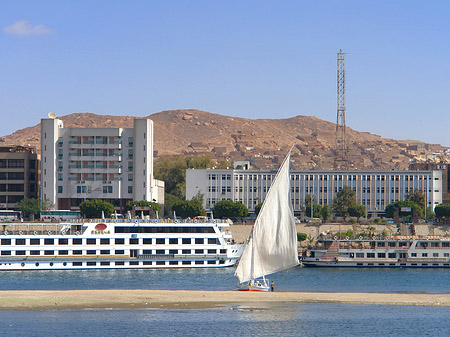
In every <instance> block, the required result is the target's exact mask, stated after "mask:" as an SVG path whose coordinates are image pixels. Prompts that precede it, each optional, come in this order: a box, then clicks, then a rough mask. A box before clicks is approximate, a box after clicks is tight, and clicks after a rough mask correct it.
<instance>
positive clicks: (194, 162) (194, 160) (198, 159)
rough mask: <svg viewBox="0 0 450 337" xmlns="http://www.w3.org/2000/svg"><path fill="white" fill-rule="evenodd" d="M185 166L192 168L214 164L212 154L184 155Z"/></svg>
mask: <svg viewBox="0 0 450 337" xmlns="http://www.w3.org/2000/svg"><path fill="white" fill-rule="evenodd" d="M186 166H187V167H188V168H194V169H206V168H211V167H213V166H214V163H213V161H212V156H211V155H210V154H203V155H199V156H193V157H186Z"/></svg>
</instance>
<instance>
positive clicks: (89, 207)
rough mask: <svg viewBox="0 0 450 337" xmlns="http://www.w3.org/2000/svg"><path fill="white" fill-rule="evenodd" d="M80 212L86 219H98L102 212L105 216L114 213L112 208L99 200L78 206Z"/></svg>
mask: <svg viewBox="0 0 450 337" xmlns="http://www.w3.org/2000/svg"><path fill="white" fill-rule="evenodd" d="M80 211H81V214H82V215H83V216H85V217H86V218H100V217H101V216H102V211H103V213H104V215H105V216H109V215H111V214H112V213H113V212H114V206H113V205H112V204H111V203H109V202H106V201H104V200H101V199H91V200H86V201H83V202H82V203H81V204H80Z"/></svg>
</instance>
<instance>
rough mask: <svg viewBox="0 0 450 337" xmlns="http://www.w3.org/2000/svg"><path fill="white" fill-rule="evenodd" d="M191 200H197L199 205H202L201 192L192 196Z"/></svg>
mask: <svg viewBox="0 0 450 337" xmlns="http://www.w3.org/2000/svg"><path fill="white" fill-rule="evenodd" d="M191 200H197V201H198V202H199V203H200V204H201V205H203V201H204V195H203V193H202V192H201V191H198V192H197V194H196V195H194V196H193V197H192V199H191Z"/></svg>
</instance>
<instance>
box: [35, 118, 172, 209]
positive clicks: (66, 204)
mask: <svg viewBox="0 0 450 337" xmlns="http://www.w3.org/2000/svg"><path fill="white" fill-rule="evenodd" d="M41 152H42V154H41V197H42V198H43V199H49V200H50V201H51V202H52V203H53V204H54V205H55V208H56V209H68V210H75V209H78V208H79V205H80V204H81V203H82V202H83V201H84V200H87V199H102V200H105V201H108V202H110V203H112V204H113V205H114V207H115V209H116V210H117V211H120V212H122V211H123V210H124V207H125V205H126V203H127V202H128V201H131V200H146V201H154V202H157V203H159V204H163V203H164V182H162V181H158V180H156V179H154V177H153V122H152V121H151V120H149V119H135V120H134V127H133V128H65V127H64V125H63V122H62V120H60V119H57V118H44V119H42V120H41Z"/></svg>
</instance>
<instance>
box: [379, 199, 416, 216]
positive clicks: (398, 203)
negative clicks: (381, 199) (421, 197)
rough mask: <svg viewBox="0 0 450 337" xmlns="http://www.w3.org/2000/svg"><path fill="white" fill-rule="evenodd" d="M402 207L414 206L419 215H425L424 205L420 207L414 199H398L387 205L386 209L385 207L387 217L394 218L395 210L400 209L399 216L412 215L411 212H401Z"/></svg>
mask: <svg viewBox="0 0 450 337" xmlns="http://www.w3.org/2000/svg"><path fill="white" fill-rule="evenodd" d="M402 207H407V208H411V209H413V208H414V209H415V210H416V212H417V215H418V216H419V217H421V216H422V215H423V210H422V207H420V206H419V204H417V203H415V202H414V201H406V200H400V201H396V202H391V203H390V204H389V205H387V206H386V209H385V213H386V217H388V218H393V217H394V212H395V211H396V210H399V216H408V215H412V213H411V212H401V208H402Z"/></svg>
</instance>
